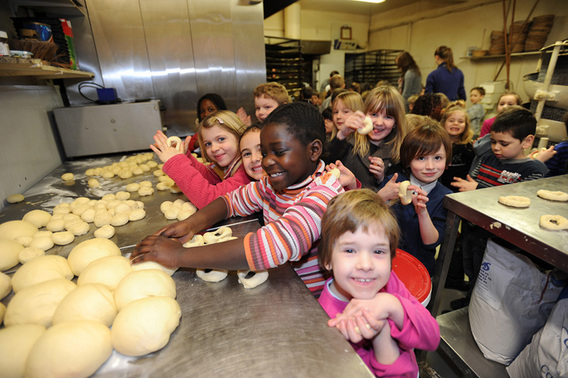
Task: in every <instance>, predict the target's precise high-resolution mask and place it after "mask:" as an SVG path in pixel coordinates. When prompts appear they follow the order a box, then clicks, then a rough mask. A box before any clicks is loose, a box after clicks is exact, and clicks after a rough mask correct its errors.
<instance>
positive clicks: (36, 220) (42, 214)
mask: <svg viewBox="0 0 568 378" xmlns="http://www.w3.org/2000/svg"><path fill="white" fill-rule="evenodd" d="M50 219H51V214H50V213H48V212H47V211H45V210H32V211H29V212H27V213H26V215H24V217H23V218H22V220H24V221H26V222H30V223H31V224H33V225H34V226H36V227H37V228H42V227H44V226H45V225H46V224H47V223H48V222H49V220H50Z"/></svg>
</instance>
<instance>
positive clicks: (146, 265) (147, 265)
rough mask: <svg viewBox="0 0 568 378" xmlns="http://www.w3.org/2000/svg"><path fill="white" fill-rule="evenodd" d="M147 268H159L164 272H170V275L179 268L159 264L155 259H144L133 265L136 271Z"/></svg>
mask: <svg viewBox="0 0 568 378" xmlns="http://www.w3.org/2000/svg"><path fill="white" fill-rule="evenodd" d="M146 269H158V270H161V271H162V272H165V273H167V274H169V275H170V276H171V275H173V274H174V273H175V272H176V270H177V268H176V269H170V268H166V267H165V266H163V265H161V264H158V263H157V262H155V261H144V262H142V263H140V264H134V265H132V270H133V271H135V272H136V271H138V270H146Z"/></svg>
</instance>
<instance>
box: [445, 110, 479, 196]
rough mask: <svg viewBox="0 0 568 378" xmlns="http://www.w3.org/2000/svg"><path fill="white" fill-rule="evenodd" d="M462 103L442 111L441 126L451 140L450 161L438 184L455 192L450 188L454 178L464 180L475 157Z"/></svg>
mask: <svg viewBox="0 0 568 378" xmlns="http://www.w3.org/2000/svg"><path fill="white" fill-rule="evenodd" d="M462 104H463V102H462V103H458V102H457V101H456V102H454V103H452V104H450V106H449V107H447V108H446V110H445V111H444V115H443V116H442V120H441V122H440V123H441V124H442V126H444V129H446V131H447V132H448V134H449V135H450V139H451V140H452V160H451V161H450V162H449V164H448V167H447V168H446V171H445V172H444V173H443V174H442V177H441V178H440V182H441V183H442V184H443V185H444V186H445V187H446V188H448V189H451V190H453V191H454V192H457V191H458V189H457V188H455V187H453V186H452V182H454V181H455V179H454V178H455V177H459V178H462V179H465V178H466V177H467V174H468V173H469V169H470V168H471V163H472V162H473V158H474V157H475V152H474V151H473V144H472V143H471V139H472V136H473V131H472V130H471V125H470V122H469V117H468V115H467V112H466V110H465V108H464V107H463V105H462Z"/></svg>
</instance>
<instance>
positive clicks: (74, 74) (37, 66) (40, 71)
mask: <svg viewBox="0 0 568 378" xmlns="http://www.w3.org/2000/svg"><path fill="white" fill-rule="evenodd" d="M0 76H10V77H15V76H33V77H37V78H40V79H46V80H49V79H84V80H87V79H92V78H93V77H94V76H95V75H94V74H92V73H90V72H84V71H77V70H70V69H67V68H61V67H55V66H50V65H49V64H47V63H46V62H44V61H42V60H41V59H24V58H14V57H1V58H0Z"/></svg>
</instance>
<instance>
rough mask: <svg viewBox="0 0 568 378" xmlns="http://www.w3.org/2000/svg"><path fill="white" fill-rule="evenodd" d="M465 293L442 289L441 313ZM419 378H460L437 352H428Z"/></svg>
mask: <svg viewBox="0 0 568 378" xmlns="http://www.w3.org/2000/svg"><path fill="white" fill-rule="evenodd" d="M465 294H466V293H465V292H463V291H458V290H452V289H444V293H443V294H442V302H441V305H440V308H441V312H443V311H446V310H451V309H450V302H451V301H453V300H454V299H459V298H464V297H465ZM420 377H422V378H439V377H441V378H458V377H460V376H459V374H458V373H457V372H455V371H454V370H452V368H451V367H450V366H449V365H448V364H447V363H446V362H445V361H444V359H443V358H442V357H441V356H440V355H439V354H438V353H437V352H429V353H428V355H427V357H426V363H425V364H423V365H422V366H420Z"/></svg>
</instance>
